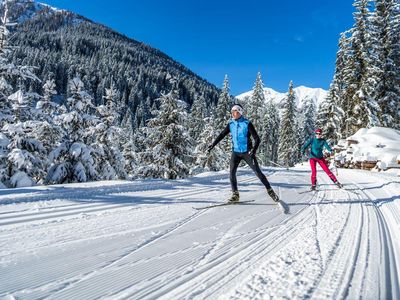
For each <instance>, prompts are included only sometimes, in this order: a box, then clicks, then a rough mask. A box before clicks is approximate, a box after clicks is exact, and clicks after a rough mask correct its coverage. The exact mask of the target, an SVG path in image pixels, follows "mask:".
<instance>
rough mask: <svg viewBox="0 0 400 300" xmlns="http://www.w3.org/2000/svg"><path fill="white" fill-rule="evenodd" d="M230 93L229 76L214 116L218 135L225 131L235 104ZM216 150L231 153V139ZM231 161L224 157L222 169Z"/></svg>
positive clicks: (221, 143) (226, 76) (220, 144)
mask: <svg viewBox="0 0 400 300" xmlns="http://www.w3.org/2000/svg"><path fill="white" fill-rule="evenodd" d="M229 92H230V89H229V79H228V75H225V78H224V85H223V87H222V91H221V94H220V95H219V98H218V103H217V107H216V109H215V112H214V114H213V115H214V120H213V121H214V128H215V131H216V132H218V133H219V132H221V131H222V130H224V129H225V127H226V125H227V124H228V122H229V119H230V117H231V107H232V104H233V99H232V97H231V96H230V94H229ZM216 148H219V149H220V150H222V152H224V153H229V152H230V151H231V142H230V141H229V139H227V138H225V139H223V140H222V141H221V142H220V143H219V144H218V145H217V146H216ZM229 159H230V158H229V155H224V163H223V165H222V166H221V169H225V168H228V167H229Z"/></svg>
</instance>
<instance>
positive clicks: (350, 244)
mask: <svg viewBox="0 0 400 300" xmlns="http://www.w3.org/2000/svg"><path fill="white" fill-rule="evenodd" d="M355 205H357V206H360V207H358V208H356V209H353V205H350V207H349V209H348V213H347V215H346V219H345V222H344V224H343V226H342V227H341V230H340V231H339V232H338V233H337V235H336V241H335V243H334V244H333V245H336V247H334V248H333V249H331V250H330V253H329V257H328V258H327V261H326V263H325V266H326V268H325V270H324V272H323V274H322V276H321V278H320V280H319V283H318V284H317V288H316V290H315V292H314V296H317V295H318V296H320V297H322V298H331V299H344V298H345V295H346V294H347V289H348V287H349V283H350V281H351V279H352V275H353V273H354V268H355V267H351V268H348V266H353V265H354V264H355V262H356V261H357V258H358V256H359V250H360V248H359V246H360V243H361V232H362V225H363V221H362V220H363V208H362V206H361V205H360V204H355ZM354 210H357V211H354ZM354 219H357V220H358V221H357V226H355V228H354V227H353V226H351V222H350V220H354ZM355 237H356V240H354V238H355Z"/></svg>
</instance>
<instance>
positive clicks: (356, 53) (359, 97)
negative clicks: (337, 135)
mask: <svg viewBox="0 0 400 300" xmlns="http://www.w3.org/2000/svg"><path fill="white" fill-rule="evenodd" d="M369 4H370V0H355V2H354V4H353V6H354V7H355V8H356V12H355V13H354V19H355V24H354V26H353V28H352V29H351V31H350V32H351V36H350V38H349V42H350V55H349V59H348V61H347V67H346V68H347V70H346V72H345V74H346V87H345V92H344V94H343V100H342V103H343V110H344V112H345V118H344V124H343V125H342V128H343V131H345V136H348V135H351V134H353V133H355V132H356V131H357V130H358V129H359V128H361V127H370V126H373V125H376V124H379V119H378V118H377V115H378V110H379V106H378V105H377V103H376V101H375V100H374V99H373V97H372V95H371V94H372V92H373V88H372V87H371V84H372V82H373V80H372V81H369V80H368V76H369V74H370V73H371V68H372V64H371V54H370V52H369V49H370V46H371V40H370V39H369V30H370V21H369V17H370V12H369Z"/></svg>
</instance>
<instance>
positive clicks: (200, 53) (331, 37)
mask: <svg viewBox="0 0 400 300" xmlns="http://www.w3.org/2000/svg"><path fill="white" fill-rule="evenodd" d="M40 2H44V3H47V4H49V5H52V6H55V7H58V8H63V9H67V10H71V11H73V12H76V13H78V14H81V15H83V16H85V17H87V18H89V19H91V20H93V21H95V22H98V23H101V24H103V25H106V26H108V27H110V28H112V29H114V30H116V31H118V32H120V33H123V34H125V35H127V36H128V37H131V38H133V39H136V40H138V41H141V42H144V43H146V44H149V45H150V46H152V47H154V48H157V49H159V50H161V51H163V52H164V53H166V54H167V55H169V56H171V57H172V58H173V59H175V60H176V61H178V62H180V63H182V64H183V65H185V66H186V67H188V68H189V69H191V70H192V71H194V72H195V73H197V74H198V75H200V76H201V77H203V78H205V79H207V80H208V81H209V82H211V83H214V84H215V85H216V86H218V87H221V86H222V82H223V79H224V75H225V74H228V76H229V80H230V86H231V93H232V94H233V95H237V94H240V93H242V92H245V91H248V90H251V89H252V87H253V85H254V81H255V78H256V74H257V72H258V71H260V72H261V74H262V78H263V81H264V85H265V86H267V87H271V88H273V89H275V90H277V91H280V92H285V91H286V90H287V88H288V83H289V81H290V80H293V83H294V85H295V86H299V85H305V86H308V87H321V88H324V89H328V87H329V84H330V82H331V80H332V76H333V72H334V67H335V57H336V52H337V44H338V40H339V35H340V33H341V32H343V31H345V30H348V29H350V28H351V27H352V25H353V15H352V13H353V12H354V8H353V6H352V3H353V1H352V0H335V1H321V0H306V1H298V0H286V1H272V0H240V1H237V0H230V1H228V0H192V1H191V0H168V1H164V0H132V1H129V0H125V1H122V0H113V1H105V0H84V1H71V0H43V1H40Z"/></svg>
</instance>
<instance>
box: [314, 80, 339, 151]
mask: <svg viewBox="0 0 400 300" xmlns="http://www.w3.org/2000/svg"><path fill="white" fill-rule="evenodd" d="M335 93H336V89H335V87H334V86H333V85H331V87H330V89H329V92H328V95H327V97H326V99H325V101H324V102H322V103H321V105H320V107H319V108H318V114H317V122H316V124H317V127H318V128H321V129H322V131H323V133H324V137H325V138H326V139H327V140H328V141H330V142H331V143H336V142H337V141H338V140H339V139H340V138H341V134H340V124H341V120H342V119H343V116H344V111H343V110H342V109H341V108H340V106H339V105H338V104H337V103H336V101H335V99H338V97H337V95H336V94H335Z"/></svg>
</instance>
